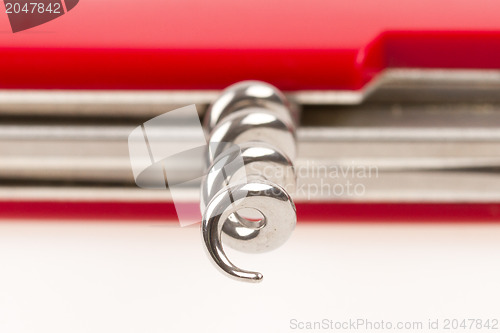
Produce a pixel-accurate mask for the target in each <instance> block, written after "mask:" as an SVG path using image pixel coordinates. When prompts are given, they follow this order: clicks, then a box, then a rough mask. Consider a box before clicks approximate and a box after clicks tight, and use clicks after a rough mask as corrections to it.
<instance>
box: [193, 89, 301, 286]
mask: <svg viewBox="0 0 500 333" xmlns="http://www.w3.org/2000/svg"><path fill="white" fill-rule="evenodd" d="M298 117H299V114H298V110H297V108H295V107H294V106H293V105H292V104H291V103H289V101H287V99H286V98H285V96H284V95H283V94H282V93H281V92H280V91H279V90H278V89H277V88H275V87H273V86H272V85H269V84H267V83H264V82H259V81H244V82H240V83H237V84H235V85H232V86H230V87H229V88H227V89H226V90H224V91H223V92H222V94H221V95H220V97H219V98H218V99H217V100H216V101H215V102H214V103H213V104H212V105H211V106H210V107H209V109H208V111H207V114H206V116H205V119H204V128H205V131H206V133H207V135H208V137H209V139H208V149H207V172H206V176H205V178H204V180H203V182H202V186H201V204H200V206H201V207H200V208H201V213H202V216H203V218H202V225H201V233H202V238H203V242H204V245H205V248H206V251H207V253H208V255H209V257H210V258H211V259H212V260H213V262H214V264H215V265H216V267H217V268H218V269H219V270H221V271H222V272H223V273H224V274H226V275H228V276H230V277H233V278H236V279H238V280H243V281H249V282H259V281H261V280H262V277H263V276H262V274H261V273H258V272H254V271H249V270H245V269H241V268H239V267H238V266H236V265H235V264H233V263H232V262H231V261H230V260H229V258H228V257H227V256H226V254H225V251H224V247H223V245H222V243H224V244H226V245H228V246H230V247H232V248H234V249H236V250H239V251H243V252H248V253H261V252H266V251H270V250H273V249H276V248H278V247H279V246H281V245H283V244H284V243H285V242H286V241H287V240H288V238H289V237H290V235H291V233H292V231H293V229H294V228H295V224H296V220H297V217H296V211H295V205H294V203H293V200H292V198H291V197H290V194H291V193H293V192H294V190H295V184H296V177H295V172H294V166H293V162H292V161H293V159H294V158H295V155H296V144H295V130H296V127H297V123H298Z"/></svg>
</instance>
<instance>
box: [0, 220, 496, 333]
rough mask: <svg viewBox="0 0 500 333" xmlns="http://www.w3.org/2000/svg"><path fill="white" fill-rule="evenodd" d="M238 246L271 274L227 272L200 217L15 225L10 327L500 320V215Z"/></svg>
mask: <svg viewBox="0 0 500 333" xmlns="http://www.w3.org/2000/svg"><path fill="white" fill-rule="evenodd" d="M228 252H229V257H230V258H231V259H232V261H233V262H234V263H235V264H237V265H240V266H241V267H243V268H247V269H256V270H259V271H260V272H262V273H263V274H264V281H263V282H262V283H261V284H246V283H241V282H237V281H233V280H231V279H228V278H226V277H225V276H223V275H221V274H220V273H219V272H218V271H217V270H215V268H214V267H213V266H212V264H211V263H210V261H209V260H208V258H207V257H206V256H205V253H204V251H203V248H202V243H201V237H200V234H199V229H198V227H197V226H193V227H188V228H180V227H178V226H177V225H175V224H163V225H161V224H156V225H153V224H151V223H148V222H145V223H135V224H118V223H96V222H89V223H69V222H68V223H65V222H58V223H55V224H50V223H46V222H36V223H29V222H15V223H5V222H4V223H1V224H0V332H2V333H4V332H5V333H15V332H37V333H38V332H50V333H59V332H61V333H63V332H64V333H69V332H71V333H73V332H93V333H97V332H106V333H109V332H120V333H126V332H144V333H152V332H294V331H295V332H296V331H298V330H292V329H290V320H291V319H297V320H300V321H319V320H322V319H323V318H327V319H332V320H348V319H350V318H367V319H369V320H373V321H376V320H386V321H388V320H390V321H399V320H402V321H406V320H409V321H417V320H421V321H424V322H427V320H428V319H429V318H440V319H445V318H459V319H460V318H483V319H487V318H500V225H476V226H474V225H447V224H441V225H431V224H416V225H396V224H394V225H382V224H351V225H349V224H307V223H303V224H301V225H299V226H298V227H297V229H296V230H295V233H294V234H293V236H292V238H291V239H290V241H289V242H288V243H287V244H285V245H284V246H283V247H281V248H280V249H278V250H276V251H274V252H271V253H268V254H261V255H246V254H240V253H237V252H234V251H228ZM485 332H486V331H485ZM490 332H491V331H490Z"/></svg>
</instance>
